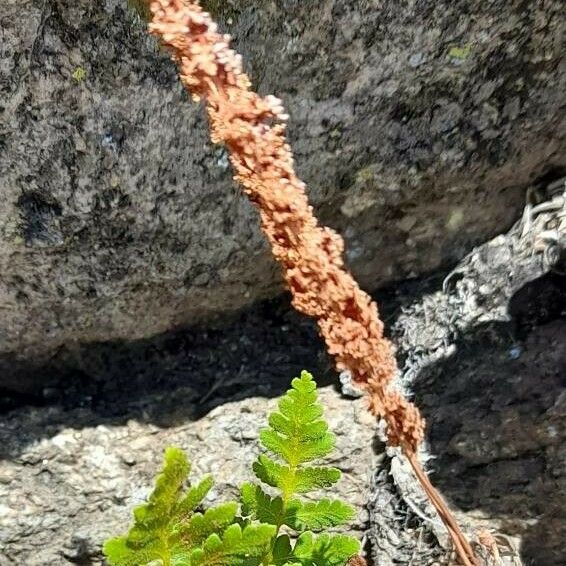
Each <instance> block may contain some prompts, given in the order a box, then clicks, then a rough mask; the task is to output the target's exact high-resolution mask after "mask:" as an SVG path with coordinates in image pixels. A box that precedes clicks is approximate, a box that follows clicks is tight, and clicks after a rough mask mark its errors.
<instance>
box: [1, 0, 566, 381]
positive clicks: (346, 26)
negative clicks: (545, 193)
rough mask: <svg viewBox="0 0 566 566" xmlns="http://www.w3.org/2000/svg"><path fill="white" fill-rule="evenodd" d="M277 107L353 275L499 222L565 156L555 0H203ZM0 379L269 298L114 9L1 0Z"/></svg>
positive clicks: (465, 238) (222, 180) (271, 275)
mask: <svg viewBox="0 0 566 566" xmlns="http://www.w3.org/2000/svg"><path fill="white" fill-rule="evenodd" d="M205 4H206V5H207V7H208V8H209V9H210V10H211V11H212V12H213V14H215V15H216V16H217V18H218V19H219V21H220V23H221V25H222V27H223V28H224V29H226V30H227V31H229V32H230V33H232V34H233V35H234V38H235V44H236V47H237V48H238V49H239V50H240V51H241V52H242V53H243V55H244V58H245V59H246V61H247V62H248V68H249V71H250V74H251V77H252V79H253V82H254V85H255V86H256V87H257V88H258V89H259V90H260V92H262V93H268V92H269V93H274V94H276V95H278V96H280V97H282V98H283V100H284V102H285V105H286V107H287V109H288V111H289V113H290V115H291V119H290V127H289V132H290V138H291V141H292V144H293V147H294V150H295V154H296V160H297V167H298V170H299V172H300V174H301V176H302V177H303V178H304V180H305V181H306V182H307V184H308V186H309V190H310V197H311V198H312V201H313V203H314V205H315V208H316V211H317V212H318V214H319V216H320V218H321V219H322V220H323V221H324V222H325V223H328V224H329V225H331V226H332V227H334V228H336V229H338V230H339V231H340V232H341V233H342V234H343V235H344V236H345V238H346V241H347V249H348V252H347V260H348V263H349V265H350V266H351V267H352V269H353V270H354V272H355V273H356V275H357V276H358V277H359V278H360V281H361V283H362V284H363V285H364V286H366V287H368V288H375V287H377V286H379V285H382V284H383V283H385V282H389V281H392V280H395V279H399V278H403V277H406V276H411V275H416V274H419V273H423V272H427V271H430V270H432V269H434V268H436V267H438V266H439V265H441V264H446V263H447V262H450V261H453V260H455V259H457V258H459V257H461V256H462V255H463V254H464V253H465V252H466V251H468V250H469V249H470V248H471V246H472V245H473V244H476V243H478V242H480V241H485V240H486V239H487V238H488V237H490V236H491V235H493V234H494V233H497V232H501V231H504V230H505V229H506V228H508V226H509V225H510V224H511V222H512V221H513V219H514V218H515V216H516V214H517V211H518V210H519V208H520V207H521V206H522V204H523V200H524V188H525V187H526V186H527V185H528V184H529V183H532V182H533V181H535V180H536V179H537V178H543V177H545V176H548V175H553V174H555V173H556V172H557V171H560V170H561V168H563V167H564V166H566V157H565V156H566V152H565V151H564V145H565V124H564V112H563V105H564V98H563V93H564V87H565V85H564V75H565V73H564V67H563V66H562V67H561V66H560V61H561V57H562V50H561V44H560V24H561V20H562V17H561V12H562V8H563V6H562V2H560V1H559V0H549V1H548V2H545V3H544V4H542V3H536V2H517V3H511V2H507V1H505V0H493V1H490V2H485V1H479V0H474V1H472V2H467V1H466V2H464V1H450V2H448V1H439V2H422V1H411V2H408V3H399V2H397V1H394V0H380V1H377V0H364V1H361V2H352V1H351V0H322V1H321V2H319V3H317V8H316V17H313V11H312V6H310V5H309V3H305V2H299V1H295V0H284V1H280V2H271V1H267V0H260V1H258V0H254V1H248V0H227V1H226V2H216V1H214V2H212V1H209V2H207V3H205ZM0 33H1V44H2V50H1V51H0V90H1V104H0V112H1V113H0V195H1V197H2V206H1V207H0V309H1V316H0V376H1V377H0V383H1V384H2V385H4V386H6V387H9V388H12V389H19V390H21V391H24V390H27V391H29V390H33V389H35V388H37V386H38V384H43V381H44V379H45V377H42V376H41V375H40V374H38V373H37V372H33V371H30V370H31V369H33V368H34V367H35V366H41V364H43V363H45V362H46V361H47V360H49V359H50V358H51V357H52V356H53V355H54V354H55V353H56V352H57V351H58V349H59V348H60V347H61V346H62V345H68V344H69V343H72V342H92V341H117V340H124V341H131V340H135V339H139V338H144V337H148V336H152V335H155V334H156V333H159V332H163V331H166V330H170V329H172V328H177V327H180V326H184V325H186V324H189V323H194V322H195V321H197V320H201V319H204V318H207V319H210V317H212V316H214V315H215V314H218V313H225V312H226V311H227V310H234V309H238V308H240V307H243V306H245V305H247V304H250V303H252V302H253V301H256V300H258V299H261V298H264V297H267V296H274V295H276V294H277V293H279V292H280V291H281V281H280V277H279V274H278V272H277V270H276V268H275V266H274V265H273V262H272V261H271V258H270V256H269V252H268V250H267V249H266V246H265V244H264V242H263V239H262V237H261V234H260V232H259V228H258V222H257V218H256V215H255V213H254V211H253V210H252V208H251V206H250V205H249V204H248V203H247V202H246V200H245V198H243V196H242V195H241V194H240V193H239V191H238V189H237V188H235V187H234V186H233V184H232V181H231V175H230V171H229V167H228V162H227V156H226V154H225V152H224V151H223V149H222V148H221V147H215V146H213V145H212V144H211V143H210V141H209V140H208V135H207V129H206V124H205V119H204V115H203V112H202V108H201V107H199V106H197V105H194V104H191V103H189V102H188V100H187V96H186V94H185V93H184V92H183V91H182V89H181V87H180V85H179V83H178V81H177V78H176V75H175V70H174V68H173V66H172V64H171V63H170V62H169V61H168V60H167V57H166V55H165V54H164V53H163V52H161V51H160V50H159V49H158V48H157V47H156V45H155V43H154V41H153V40H152V39H150V38H149V37H147V36H146V33H145V31H144V25H143V22H142V21H141V20H140V19H139V17H138V16H137V14H136V13H135V12H134V11H133V10H132V9H130V8H128V6H127V4H126V0H100V1H99V2H92V1H91V0H76V1H74V2H72V3H69V2H66V1H64V0H2V1H1V10H0Z"/></svg>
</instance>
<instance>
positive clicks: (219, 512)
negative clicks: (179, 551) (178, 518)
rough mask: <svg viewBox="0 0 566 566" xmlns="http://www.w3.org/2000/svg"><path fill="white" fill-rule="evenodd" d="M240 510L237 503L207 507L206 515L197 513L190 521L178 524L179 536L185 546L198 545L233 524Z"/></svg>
mask: <svg viewBox="0 0 566 566" xmlns="http://www.w3.org/2000/svg"><path fill="white" fill-rule="evenodd" d="M237 511H238V504H237V503H224V504H223V505H219V506H218V507H212V508H211V509H207V510H206V512H205V513H204V515H203V514H202V513H195V514H194V515H193V516H192V517H191V518H190V519H189V521H188V522H186V523H184V524H182V525H180V526H178V528H177V536H178V538H179V541H180V542H182V543H183V544H184V545H185V546H189V547H196V546H199V545H200V544H202V543H203V542H204V541H205V540H206V539H207V538H208V537H209V536H210V535H211V534H213V533H221V532H223V531H224V529H226V528H227V527H229V526H230V525H232V524H233V523H234V521H235V519H236V513H237Z"/></svg>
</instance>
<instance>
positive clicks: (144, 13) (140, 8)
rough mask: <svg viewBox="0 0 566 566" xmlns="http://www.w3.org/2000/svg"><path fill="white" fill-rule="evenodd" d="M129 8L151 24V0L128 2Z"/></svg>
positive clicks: (132, 0) (131, 0)
mask: <svg viewBox="0 0 566 566" xmlns="http://www.w3.org/2000/svg"><path fill="white" fill-rule="evenodd" d="M127 2H128V6H129V7H130V8H131V9H132V10H135V11H136V12H137V13H138V15H139V16H140V18H142V19H143V20H145V21H146V22H149V20H150V17H151V12H150V10H149V0H127Z"/></svg>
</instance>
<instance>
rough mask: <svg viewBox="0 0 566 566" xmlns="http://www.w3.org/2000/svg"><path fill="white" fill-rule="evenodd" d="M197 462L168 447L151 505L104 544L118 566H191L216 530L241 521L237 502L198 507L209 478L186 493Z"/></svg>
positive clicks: (137, 510) (138, 511) (141, 507)
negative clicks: (192, 556)
mask: <svg viewBox="0 0 566 566" xmlns="http://www.w3.org/2000/svg"><path fill="white" fill-rule="evenodd" d="M190 469H191V466H190V463H189V461H188V460H187V457H186V456H185V453H184V452H183V451H182V450H180V449H178V448H167V449H166V450H165V457H164V463H163V469H162V471H161V473H160V474H159V475H158V476H157V479H156V481H155V488H154V490H153V492H152V493H151V495H150V496H149V498H148V501H147V503H144V504H142V505H139V506H138V507H136V508H135V509H134V525H133V526H132V528H131V529H130V531H129V532H128V533H127V534H126V535H125V536H121V537H117V538H114V539H110V540H109V541H107V542H106V544H105V545H104V549H103V550H104V554H105V556H106V558H107V560H108V562H109V563H110V564H111V565H112V566H143V565H146V564H150V563H152V562H154V561H157V562H158V563H159V564H162V565H163V566H190V553H191V552H192V551H193V550H194V549H196V548H198V546H199V545H201V544H202V543H204V542H205V541H206V540H207V539H208V537H209V536H210V535H211V534H212V533H222V532H223V531H224V530H225V529H226V528H227V527H229V526H230V525H231V524H232V523H234V521H235V517H236V512H237V510H238V504H237V503H226V504H224V505H220V506H219V507H213V508H211V509H208V510H207V511H206V512H205V513H204V514H202V513H195V510H196V509H197V508H198V506H199V505H200V504H201V502H202V500H203V499H204V498H205V497H206V495H207V493H208V492H209V490H210V489H211V487H212V485H213V481H212V478H211V477H206V478H204V479H203V480H202V481H201V482H200V483H199V484H197V485H196V486H193V487H190V488H189V489H188V491H187V492H186V493H185V494H183V492H182V488H183V485H184V483H185V481H186V480H187V476H188V474H189V472H190Z"/></svg>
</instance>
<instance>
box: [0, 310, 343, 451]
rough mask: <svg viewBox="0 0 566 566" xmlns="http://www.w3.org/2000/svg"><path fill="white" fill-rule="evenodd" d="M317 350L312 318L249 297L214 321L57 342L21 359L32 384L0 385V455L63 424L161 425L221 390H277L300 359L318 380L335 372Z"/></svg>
mask: <svg viewBox="0 0 566 566" xmlns="http://www.w3.org/2000/svg"><path fill="white" fill-rule="evenodd" d="M322 352H323V348H322V344H321V342H320V339H319V338H318V335H317V333H316V329H315V326H314V325H313V323H312V322H311V321H309V320H307V319H305V318H304V317H301V316H299V315H298V314H296V313H295V312H293V311H292V310H291V309H290V308H289V305H288V300H285V299H280V300H275V301H267V302H264V303H262V304H259V305H256V306H255V307H253V308H251V309H249V310H247V311H246V312H243V313H240V314H238V315H235V316H233V317H232V318H231V319H229V320H228V321H224V323H223V325H222V326H221V327H216V328H215V327H193V328H189V329H184V330H179V331H177V332H169V333H165V334H162V335H159V336H155V337H152V338H150V339H146V340H138V341H134V342H122V343H116V342H114V343H94V344H79V345H76V346H74V347H68V348H61V349H60V350H59V351H58V352H57V353H56V354H55V355H54V356H53V358H52V359H51V360H50V362H49V364H47V365H45V366H42V367H37V368H33V367H32V368H24V370H25V371H28V372H36V373H35V375H36V376H37V377H36V381H37V383H38V384H40V385H41V389H40V390H39V391H35V392H33V393H31V394H30V393H28V394H21V393H16V392H13V391H7V390H4V391H2V392H0V393H2V395H1V396H0V399H1V409H2V412H3V417H2V421H3V423H2V426H0V443H1V447H0V457H1V458H8V457H11V458H13V457H15V456H16V455H17V454H18V453H19V452H20V451H21V450H22V448H23V447H24V446H25V445H26V444H28V443H29V442H32V441H34V440H37V439H39V438H43V437H50V436H53V435H55V434H57V432H58V431H59V430H60V429H61V428H64V427H65V426H71V427H74V428H82V427H85V426H93V425H97V424H112V423H125V422H127V421H128V420H129V419H135V420H139V421H143V422H152V423H153V424H156V425H157V426H161V427H169V426H174V425H175V424H179V423H181V422H184V421H186V420H187V419H189V420H194V419H198V418H200V417H201V416H203V415H204V414H206V413H207V412H208V411H210V410H211V409H212V408H214V407H215V406H217V405H219V404H222V403H224V402H226V401H228V400H230V401H232V400H237V399H242V398H244V397H247V396H251V395H260V396H266V397H273V396H279V395H281V393H283V392H284V391H285V390H286V389H287V388H288V386H289V382H290V380H291V378H292V377H294V376H296V375H298V374H299V373H300V371H301V370H302V369H307V370H309V371H311V372H312V373H313V374H314V375H315V376H316V377H317V380H318V382H319V383H320V384H321V385H325V384H328V383H330V381H331V380H333V379H334V378H335V375H333V374H332V371H331V366H330V364H329V363H328V362H327V360H326V358H325V357H324V356H323V355H322ZM20 371H22V370H21V368H20ZM38 377H39V379H38ZM38 407H41V410H38V409H37V408H38ZM40 415H41V416H40Z"/></svg>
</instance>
